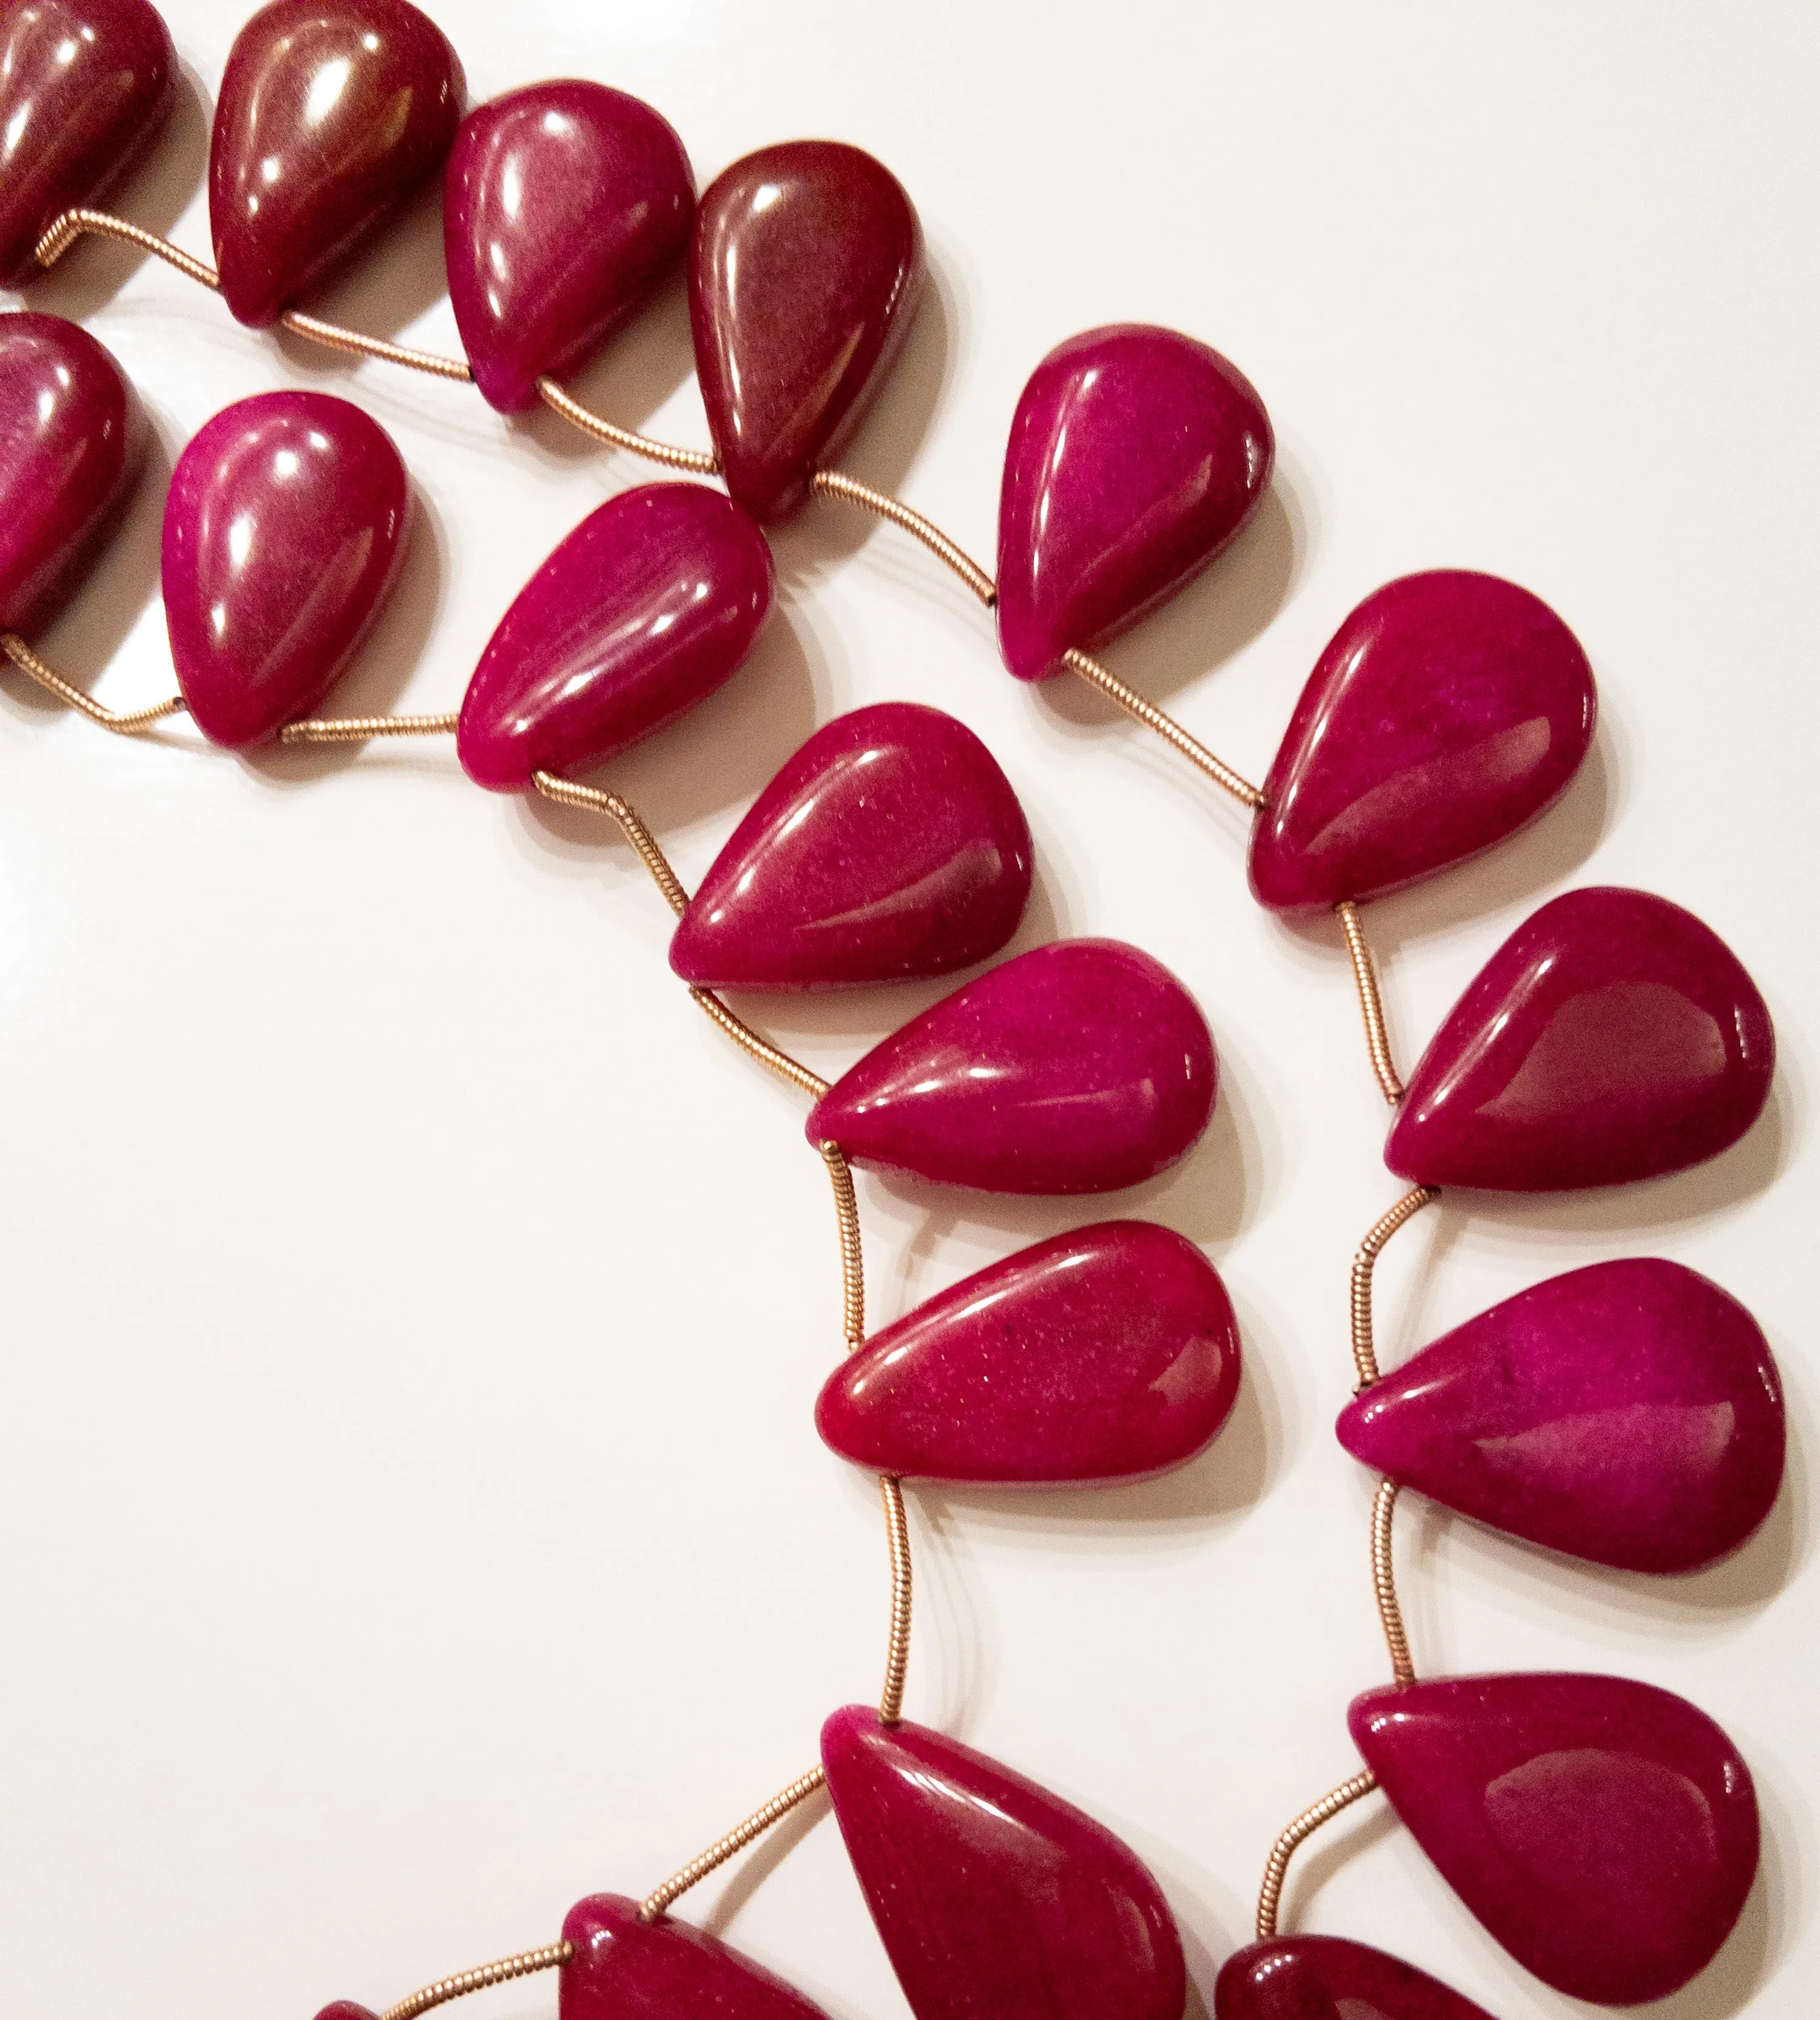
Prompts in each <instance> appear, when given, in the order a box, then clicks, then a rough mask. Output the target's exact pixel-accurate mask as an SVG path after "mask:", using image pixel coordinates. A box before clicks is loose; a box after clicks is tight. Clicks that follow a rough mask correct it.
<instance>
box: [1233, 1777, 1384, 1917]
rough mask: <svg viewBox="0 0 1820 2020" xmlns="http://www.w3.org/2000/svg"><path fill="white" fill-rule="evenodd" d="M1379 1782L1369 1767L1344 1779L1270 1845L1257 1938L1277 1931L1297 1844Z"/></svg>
mask: <svg viewBox="0 0 1820 2020" xmlns="http://www.w3.org/2000/svg"><path fill="white" fill-rule="evenodd" d="M1377 1786H1378V1778H1377V1776H1376V1775H1374V1774H1373V1773H1372V1772H1371V1769H1370V1768H1367V1769H1365V1771H1364V1773H1363V1774H1360V1775H1354V1776H1353V1778H1352V1779H1351V1780H1350V1782H1341V1784H1340V1786H1339V1787H1338V1788H1337V1789H1334V1790H1332V1791H1331V1793H1329V1794H1327V1795H1324V1796H1323V1797H1321V1799H1320V1801H1319V1802H1318V1803H1314V1804H1310V1807H1308V1808H1307V1809H1306V1810H1304V1811H1302V1814H1301V1815H1300V1816H1299V1817H1298V1818H1296V1819H1295V1822H1293V1823H1291V1824H1290V1825H1289V1826H1288V1827H1287V1828H1286V1829H1284V1831H1283V1832H1282V1833H1281V1835H1280V1836H1279V1837H1278V1838H1277V1842H1276V1843H1275V1844H1273V1845H1272V1846H1271V1847H1270V1858H1269V1859H1268V1861H1267V1862H1266V1864H1265V1867H1264V1881H1263V1884H1262V1886H1261V1887H1259V1889H1258V1940H1259V1942H1264V1943H1267V1942H1270V1938H1272V1937H1273V1936H1274V1935H1276V1933H1277V1910H1278V1909H1279V1908H1280V1907H1281V1905H1282V1900H1283V1882H1284V1878H1285V1876H1287V1874H1288V1871H1289V1862H1290V1860H1291V1858H1292V1857H1293V1856H1294V1855H1295V1847H1297V1846H1298V1845H1299V1844H1301V1843H1302V1840H1303V1839H1304V1838H1306V1837H1311V1836H1312V1835H1313V1833H1315V1832H1316V1831H1317V1830H1319V1829H1320V1827H1321V1826H1322V1825H1323V1824H1324V1823H1327V1822H1329V1821H1330V1820H1331V1818H1335V1817H1337V1816H1338V1815H1339V1813H1340V1811H1342V1810H1344V1809H1349V1808H1350V1807H1351V1806H1352V1805H1353V1804H1354V1803H1357V1802H1359V1801H1360V1800H1363V1799H1364V1797H1367V1796H1368V1795H1370V1794H1371V1791H1372V1790H1373V1789H1375V1788H1376V1787H1377Z"/></svg>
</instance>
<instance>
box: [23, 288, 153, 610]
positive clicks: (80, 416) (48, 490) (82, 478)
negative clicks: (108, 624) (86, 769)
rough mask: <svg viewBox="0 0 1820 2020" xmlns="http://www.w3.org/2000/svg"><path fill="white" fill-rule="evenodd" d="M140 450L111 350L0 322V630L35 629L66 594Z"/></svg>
mask: <svg viewBox="0 0 1820 2020" xmlns="http://www.w3.org/2000/svg"><path fill="white" fill-rule="evenodd" d="M143 447H144V431H143V426H142V424H141V416H140V407H139V402H138V401H137V400H136V398H134V396H133V387H132V386H131V384H130V383H129V382H128V380H127V377H126V375H125V372H122V370H121V369H120V367H119V365H118V364H117V363H116V362H115V361H114V356H113V354H112V353H111V352H110V351H107V350H104V348H103V347H102V346H101V345H100V344H99V343H96V341H95V340H94V338H93V337H92V336H89V332H87V331H86V330H85V329H82V328H81V327H80V326H79V325H77V324H75V323H73V322H64V319H63V318H62V317H61V316H48V315H35V314H30V313H27V312H21V313H19V314H12V315H0V631H20V632H23V631H29V630H31V629H32V628H33V627H35V626H36V625H37V624H38V623H42V621H43V620H44V619H45V618H46V617H48V616H49V615H50V614H51V612H53V609H55V608H56V605H57V603H58V601H60V599H61V598H62V597H63V596H64V595H65V594H67V592H68V590H70V588H71V587H72V586H73V584H74V578H75V576H76V574H77V572H78V569H79V566H80V564H81V563H82V561H84V560H85V559H86V558H88V556H89V554H91V553H92V552H93V550H94V547H95V546H96V543H97V542H98V541H99V540H100V539H101V538H102V537H103V536H104V535H105V534H106V532H107V530H108V529H109V527H110V526H111V525H112V523H113V521H114V516H115V513H116V510H117V508H118V507H119V505H120V504H121V503H122V501H123V500H124V499H125V496H126V493H127V492H128V491H129V489H131V488H132V484H133V478H135V477H136V476H137V475H138V474H139V468H140V461H141V452H142V451H143Z"/></svg>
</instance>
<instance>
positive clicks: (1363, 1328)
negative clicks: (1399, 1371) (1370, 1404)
mask: <svg viewBox="0 0 1820 2020" xmlns="http://www.w3.org/2000/svg"><path fill="white" fill-rule="evenodd" d="M1439 1198H1440V1186H1417V1187H1416V1188H1415V1190H1414V1191H1413V1192H1408V1193H1404V1195H1403V1197H1402V1198H1401V1199H1400V1200H1399V1201H1397V1204H1395V1205H1394V1206H1393V1207H1392V1208H1391V1209H1390V1212H1388V1213H1387V1214H1386V1215H1384V1216H1383V1218H1382V1219H1381V1220H1379V1222H1377V1223H1376V1224H1375V1226H1373V1227H1372V1229H1371V1233H1368V1235H1367V1236H1366V1237H1365V1238H1364V1241H1361V1242H1360V1244H1359V1252H1358V1253H1357V1255H1355V1256H1354V1257H1353V1281H1352V1323H1353V1366H1354V1368H1357V1371H1358V1377H1359V1379H1358V1387H1359V1388H1360V1389H1369V1388H1370V1387H1371V1384H1372V1383H1373V1382H1375V1381H1376V1380H1377V1379H1378V1350H1377V1344H1376V1342H1375V1339H1374V1337H1373V1326H1372V1319H1371V1275H1372V1272H1373V1271H1374V1270H1375V1269H1376V1268H1377V1266H1378V1258H1379V1256H1380V1255H1382V1253H1383V1252H1384V1244H1385V1243H1386V1242H1387V1241H1389V1240H1390V1237H1391V1236H1392V1235H1393V1234H1394V1233H1396V1232H1397V1229H1398V1228H1400V1226H1402V1225H1403V1223H1404V1222H1405V1221H1406V1220H1411V1219H1414V1218H1415V1215H1417V1214H1419V1213H1420V1212H1421V1211H1422V1208H1424V1207H1425V1206H1426V1205H1428V1204H1429V1202H1430V1201H1433V1200H1437V1199H1439Z"/></svg>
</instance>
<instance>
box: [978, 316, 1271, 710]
mask: <svg viewBox="0 0 1820 2020" xmlns="http://www.w3.org/2000/svg"><path fill="white" fill-rule="evenodd" d="M1276 452H1277V450H1276V438H1275V436H1274V435H1273V434H1272V432H1271V429H1270V416H1269V415H1268V414H1266V412H1265V411H1264V403H1263V401H1262V400H1260V399H1259V398H1258V395H1257V393H1256V391H1255V389H1254V388H1253V387H1252V385H1251V381H1250V380H1248V379H1247V378H1246V377H1245V376H1244V373H1243V372H1241V371H1240V370H1239V369H1238V368H1237V365H1233V364H1231V363H1230V362H1229V361H1227V360H1226V359H1225V358H1222V357H1221V356H1220V354H1219V352H1218V351H1215V350H1213V349H1212V348H1211V347H1209V346H1208V345H1207V344H1204V343H1197V342H1196V340H1194V339H1193V337H1191V336H1182V334H1181V332H1179V331H1177V330H1173V329H1157V328H1155V327H1153V325H1150V324H1147V323H1113V324H1111V325H1108V326H1107V327H1106V328H1105V329H1090V330H1085V331H1084V332H1082V333H1081V335H1080V336H1071V337H1070V338H1069V339H1068V340H1067V341H1066V343H1060V344H1058V345H1057V346H1056V347H1055V349H1054V350H1053V351H1051V352H1050V353H1049V354H1048V357H1047V358H1044V360H1043V361H1042V363H1041V365H1038V366H1037V369H1036V370H1035V371H1034V372H1033V373H1032V374H1031V375H1030V383H1029V384H1028V385H1027V386H1026V387H1025V388H1024V390H1023V397H1022V398H1020V399H1019V401H1018V404H1017V412H1016V413H1015V416H1013V418H1012V424H1011V445H1010V447H1009V448H1008V449H1007V450H1006V452H1005V458H1004V484H1003V487H1002V489H1001V492H1000V493H999V503H998V644H999V650H1000V651H1001V652H1002V653H1003V655H1004V663H1005V664H1006V666H1008V667H1009V668H1010V669H1011V670H1012V672H1013V673H1014V674H1016V675H1017V677H1018V678H1019V680H1020V681H1041V680H1047V679H1048V678H1049V676H1050V675H1051V674H1058V673H1059V672H1060V671H1061V670H1062V655H1063V653H1064V652H1067V651H1069V650H1070V649H1077V650H1079V651H1081V652H1092V651H1094V650H1095V649H1096V648H1098V647H1099V646H1101V645H1104V644H1105V643H1106V641H1107V640H1108V639H1110V638H1116V637H1117V635H1118V634H1119V633H1120V632H1121V631H1123V630H1125V629H1126V628H1127V627H1128V626H1130V625H1132V624H1135V623H1136V622H1137V620H1138V619H1139V618H1140V617H1142V616H1145V615H1146V613H1147V612H1150V611H1151V610H1153V609H1155V608H1156V607H1157V605H1158V604H1159V603H1161V602H1163V601H1164V600H1165V599H1166V598H1169V597H1171V596H1172V595H1174V594H1175V591H1176V590H1179V589H1180V588H1181V587H1182V585H1183V584H1184V583H1186V582H1187V581H1188V580H1189V579H1190V577H1191V576H1194V575H1195V574H1197V572H1199V571H1200V570H1201V569H1203V568H1204V567H1205V566H1206V565H1207V564H1208V562H1209V561H1212V558H1213V557H1214V556H1215V554H1218V553H1219V550H1220V549H1221V548H1222V547H1224V546H1225V545H1226V543H1227V541H1228V540H1230V539H1231V538H1232V537H1233V535H1234V534H1235V533H1236V532H1237V531H1238V530H1239V529H1240V528H1241V526H1242V525H1244V523H1245V521H1246V520H1247V519H1248V518H1250V517H1251V514H1252V513H1253V512H1254V511H1255V510H1256V508H1257V505H1258V502H1259V500H1260V499H1261V498H1262V496H1263V495H1264V492H1265V489H1266V486H1267V485H1269V483H1270V470H1271V466H1272V464H1273V462H1274V460H1275V458H1276Z"/></svg>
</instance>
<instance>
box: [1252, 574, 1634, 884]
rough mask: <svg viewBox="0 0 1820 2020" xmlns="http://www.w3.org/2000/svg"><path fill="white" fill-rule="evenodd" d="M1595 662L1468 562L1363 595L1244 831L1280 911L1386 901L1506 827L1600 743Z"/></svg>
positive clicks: (1260, 877)
mask: <svg viewBox="0 0 1820 2020" xmlns="http://www.w3.org/2000/svg"><path fill="white" fill-rule="evenodd" d="M1597 713H1598V704H1597V699H1596V697H1595V696H1594V692H1593V669H1592V668H1591V667H1590V666H1589V665H1588V663H1587V661H1586V654H1585V653H1584V652H1582V650H1581V649H1580V643H1579V641H1578V639H1577V638H1575V636H1574V634H1573V633H1572V632H1571V631H1570V630H1568V627H1566V625H1564V623H1562V622H1561V620H1560V618H1558V617H1557V616H1556V615H1555V614H1554V612H1553V611H1552V610H1550V609H1549V607H1548V605H1546V603H1544V602H1542V600H1541V599H1540V598H1538V597H1535V596H1531V594H1530V593H1529V591H1528V590H1526V589H1519V588H1518V587H1517V585H1516V583H1513V582H1503V581H1501V580H1500V579H1499V578H1498V577H1497V576H1491V575H1474V574H1472V573H1470V572H1468V571H1467V570H1466V569H1436V570H1435V571H1433V572H1432V573H1430V574H1427V575H1411V576H1404V577H1403V578H1402V579H1401V580H1400V581H1398V582H1393V583H1386V586H1385V587H1383V588H1382V589H1380V590H1377V591H1376V592H1375V594H1372V595H1371V596H1368V597H1367V598H1366V599H1365V600H1364V602H1363V603H1361V604H1360V605H1359V607H1358V609H1357V610H1355V611H1354V612H1353V613H1352V615H1351V616H1350V617H1348V618H1347V619H1346V622H1345V623H1343V624H1342V626H1341V627H1340V628H1339V630H1338V631H1336V632H1335V634H1334V635H1333V638H1332V639H1331V641H1329V643H1328V648H1327V649H1326V651H1325V652H1323V653H1322V654H1321V656H1320V659H1318V660H1317V662H1316V663H1315V668H1314V671H1313V673H1312V674H1310V676H1309V679H1308V685H1307V686H1306V687H1305V688H1303V689H1302V699H1300V700H1299V702H1298V703H1296V705H1295V715H1294V716H1293V717H1292V718H1291V721H1290V724H1289V728H1288V732H1287V733H1286V734H1285V735H1284V739H1283V744H1282V748H1281V750H1278V752H1277V757H1276V761H1275V762H1274V763H1273V765H1271V767H1270V774H1269V776H1268V777H1267V778H1266V779H1265V781H1264V792H1265V795H1266V798H1267V800H1268V801H1269V805H1267V806H1266V807H1264V808H1262V809H1261V810H1260V812H1259V815H1258V819H1257V823H1256V825H1255V827H1254V828H1253V829H1252V830H1251V891H1252V893H1253V895H1254V896H1255V897H1256V898H1257V899H1258V901H1259V903H1260V904H1264V905H1268V906H1270V907H1271V909H1272V910H1274V911H1295V910H1302V909H1304V908H1306V907H1310V906H1321V907H1324V908H1328V909H1331V907H1332V906H1335V905H1337V904H1339V903H1340V901H1341V900H1342V899H1348V898H1350V899H1366V898H1375V897H1379V896H1382V894H1383V893H1384V892H1387V891H1395V890H1397V889H1399V888H1401V887H1402V886H1403V885H1405V884H1412V883H1414V882H1415V881H1416V880H1417V879H1418V878H1419V877H1429V876H1432V875H1433V874H1434V873H1435V872H1436V871H1437V870H1444V869H1446V868H1447V867H1448V865H1449V864H1451V863H1459V862H1462V861H1463V860H1464V859H1466V857H1468V856H1475V855H1477V853H1478V852H1479V851H1480V849H1482V848H1490V847H1491V845H1493V844H1494V843H1495V842H1499V841H1502V840H1503V839H1504V837H1506V835H1508V834H1513V833H1514V832H1515V831H1516V830H1517V829H1518V828H1520V827H1522V826H1523V824H1524V822H1525V821H1528V820H1530V819H1533V818H1534V816H1535V815H1537V814H1538V813H1540V812H1542V809H1543V808H1545V807H1546V806H1548V805H1550V804H1552V802H1553V801H1555V800H1556V799H1557V798H1558V797H1560V794H1561V793H1562V792H1563V791H1564V790H1565V789H1566V787H1567V784H1568V780H1569V779H1571V778H1572V776H1574V773H1575V771H1577V770H1578V768H1579V765H1580V761H1581V760H1582V758H1584V757H1585V756H1586V750H1587V747H1588V745H1589V744H1590V743H1591V742H1592V740H1593V724H1594V721H1595V720H1596V718H1597Z"/></svg>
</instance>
